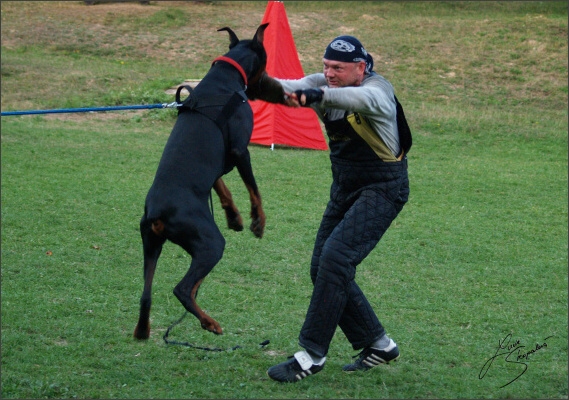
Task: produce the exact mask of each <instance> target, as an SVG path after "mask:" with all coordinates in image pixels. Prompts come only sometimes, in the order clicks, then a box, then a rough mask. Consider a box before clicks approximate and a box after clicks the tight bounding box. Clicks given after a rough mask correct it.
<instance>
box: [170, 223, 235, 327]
mask: <svg viewBox="0 0 569 400" xmlns="http://www.w3.org/2000/svg"><path fill="white" fill-rule="evenodd" d="M176 243H177V244H179V245H180V246H182V248H184V249H185V250H186V251H187V252H188V253H189V254H190V255H191V256H192V262H191V264H190V269H189V270H188V272H187V273H186V275H185V276H184V278H183V279H182V280H181V281H180V283H178V284H177V285H176V287H175V288H174V295H175V296H176V297H177V298H178V300H179V301H180V302H181V303H182V305H183V306H184V307H185V309H186V310H188V311H189V312H191V313H192V314H193V315H194V316H195V317H196V318H197V319H198V320H199V321H200V324H201V326H202V328H203V329H205V330H208V331H210V332H213V333H215V334H217V335H221V334H222V333H223V330H222V329H221V326H220V325H219V323H218V322H217V321H216V320H214V319H213V318H212V317H210V316H209V315H207V314H206V313H205V312H204V311H203V310H202V309H201V307H200V306H199V305H198V303H197V302H196V297H197V294H198V289H199V288H200V285H201V284H202V282H203V280H204V278H205V277H206V276H207V275H208V274H209V273H210V272H211V270H212V269H213V267H215V265H216V264H217V263H218V262H219V260H221V257H222V256H223V250H224V248H225V239H224V238H223V236H222V234H221V232H219V229H218V227H217V225H215V222H214V221H213V218H212V219H211V220H210V221H209V223H208V224H207V226H200V229H199V239H196V238H195V237H194V238H188V236H185V237H184V238H183V239H182V240H181V241H176Z"/></svg>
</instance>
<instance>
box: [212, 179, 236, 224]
mask: <svg viewBox="0 0 569 400" xmlns="http://www.w3.org/2000/svg"><path fill="white" fill-rule="evenodd" d="M213 188H214V190H215V192H216V193H217V196H218V197H219V201H220V202H221V207H222V208H223V210H224V211H225V218H226V219H227V227H228V228H229V229H233V230H234V231H237V232H240V231H242V230H243V218H241V214H239V210H238V209H237V206H236V205H235V203H234V202H233V197H232V196H231V192H230V191H229V189H228V188H227V186H226V185H225V182H223V180H222V179H221V178H219V179H218V180H217V181H215V183H214V184H213Z"/></svg>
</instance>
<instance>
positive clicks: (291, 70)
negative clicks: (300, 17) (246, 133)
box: [250, 1, 328, 150]
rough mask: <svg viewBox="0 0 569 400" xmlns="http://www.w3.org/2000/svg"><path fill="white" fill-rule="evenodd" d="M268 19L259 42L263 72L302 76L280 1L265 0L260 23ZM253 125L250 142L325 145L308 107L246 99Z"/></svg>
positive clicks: (307, 145)
mask: <svg viewBox="0 0 569 400" xmlns="http://www.w3.org/2000/svg"><path fill="white" fill-rule="evenodd" d="M266 22H268V23H269V26H268V27H267V29H266V30H265V37H264V41H263V44H264V46H265V50H266V51H267V73H268V74H269V75H270V76H274V77H276V78H282V79H298V78H302V77H303V76H304V71H303V70H302V65H301V64H300V60H299V59H298V53H297V51H296V45H295V44H294V39H293V37H292V32H291V30H290V26H289V24H288V18H287V15H286V11H285V8H284V4H283V2H282V1H269V2H268V4H267V8H266V10H265V16H264V17H263V21H262V22H261V24H264V23H266ZM250 104H251V107H252V108H253V116H254V123H255V125H254V128H253V135H252V137H251V142H252V143H257V144H263V145H267V146H272V145H273V144H277V145H285V146H292V147H302V148H307V149H316V150H326V149H328V146H327V144H326V140H325V139H324V135H323V133H322V128H321V126H320V123H319V121H318V117H317V116H316V113H315V112H314V110H312V109H309V108H290V107H286V106H283V105H280V104H270V103H266V102H264V101H250Z"/></svg>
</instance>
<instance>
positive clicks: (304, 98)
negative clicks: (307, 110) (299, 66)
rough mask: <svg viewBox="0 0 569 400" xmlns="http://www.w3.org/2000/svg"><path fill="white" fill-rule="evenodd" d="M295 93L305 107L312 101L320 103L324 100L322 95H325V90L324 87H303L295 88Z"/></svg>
mask: <svg viewBox="0 0 569 400" xmlns="http://www.w3.org/2000/svg"><path fill="white" fill-rule="evenodd" d="M294 94H295V95H296V98H297V99H298V102H299V103H300V105H301V106H303V107H308V106H310V105H311V104H312V103H319V102H321V101H322V96H323V95H324V91H323V90H322V89H317V88H315V89H303V90H295V91H294Z"/></svg>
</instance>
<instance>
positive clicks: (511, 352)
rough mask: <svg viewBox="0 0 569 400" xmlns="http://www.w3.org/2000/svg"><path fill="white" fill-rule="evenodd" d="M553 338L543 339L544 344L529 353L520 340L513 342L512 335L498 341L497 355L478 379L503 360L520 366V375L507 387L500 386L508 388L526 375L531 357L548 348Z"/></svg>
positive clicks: (491, 358) (487, 364)
mask: <svg viewBox="0 0 569 400" xmlns="http://www.w3.org/2000/svg"><path fill="white" fill-rule="evenodd" d="M552 337H553V336H548V337H546V338H545V339H543V343H541V344H539V343H536V345H535V347H534V348H532V349H531V350H529V351H526V350H525V347H526V346H524V345H522V344H521V343H520V341H519V339H518V340H516V341H512V334H511V333H509V334H507V335H506V337H505V338H504V339H502V340H499V341H498V348H497V349H496V353H495V354H494V355H493V356H492V357H490V358H489V359H488V360H487V361H486V362H485V363H484V365H483V366H482V369H481V370H480V373H479V374H478V378H479V379H482V378H484V377H485V376H486V373H488V370H489V369H490V367H491V366H492V364H493V363H494V361H496V360H502V361H505V362H507V363H512V364H519V365H520V373H519V374H518V376H516V377H515V378H514V379H512V380H511V381H509V382H508V383H506V384H505V385H502V386H500V388H503V387H506V386H508V385H509V384H510V383H512V382H514V381H516V380H517V379H518V378H519V377H520V376H522V375H523V374H525V372H526V371H527V369H528V364H527V362H528V361H529V360H530V356H532V355H533V354H535V353H537V352H538V351H540V350H541V349H544V348H546V347H547V340H548V339H550V338H552Z"/></svg>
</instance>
